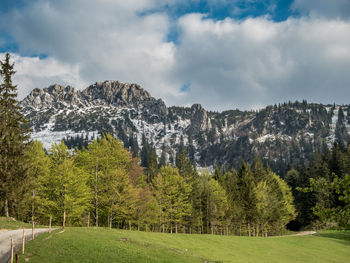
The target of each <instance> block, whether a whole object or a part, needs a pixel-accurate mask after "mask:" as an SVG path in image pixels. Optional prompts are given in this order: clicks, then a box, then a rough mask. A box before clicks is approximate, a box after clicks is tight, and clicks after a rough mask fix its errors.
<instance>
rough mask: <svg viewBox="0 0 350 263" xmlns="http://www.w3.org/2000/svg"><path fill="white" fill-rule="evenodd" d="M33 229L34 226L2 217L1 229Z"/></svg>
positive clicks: (0, 220)
mask: <svg viewBox="0 0 350 263" xmlns="http://www.w3.org/2000/svg"><path fill="white" fill-rule="evenodd" d="M23 227H24V228H31V227H32V224H29V223H24V222H21V221H15V220H13V219H12V218H9V217H0V229H7V230H10V229H19V228H23Z"/></svg>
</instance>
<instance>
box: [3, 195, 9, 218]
mask: <svg viewBox="0 0 350 263" xmlns="http://www.w3.org/2000/svg"><path fill="white" fill-rule="evenodd" d="M4 216H6V217H9V216H10V215H9V201H8V199H7V198H6V199H5V204H4Z"/></svg>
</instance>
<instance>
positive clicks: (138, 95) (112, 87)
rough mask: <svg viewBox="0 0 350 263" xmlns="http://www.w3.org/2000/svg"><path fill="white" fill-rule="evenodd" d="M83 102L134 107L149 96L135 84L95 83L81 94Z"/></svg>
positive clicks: (116, 82)
mask: <svg viewBox="0 0 350 263" xmlns="http://www.w3.org/2000/svg"><path fill="white" fill-rule="evenodd" d="M81 94H82V96H83V97H84V99H85V100H89V101H90V102H92V103H93V104H96V103H102V104H106V105H109V104H113V105H115V106H127V105H133V106H136V105H138V104H139V103H140V102H142V101H144V100H148V99H150V98H152V97H151V95H150V94H149V93H148V92H147V91H146V90H144V89H142V88H141V87H140V86H139V85H137V84H128V83H121V82H119V81H104V82H96V83H95V84H93V85H91V86H89V87H88V88H86V89H85V90H83V91H82V92H81Z"/></svg>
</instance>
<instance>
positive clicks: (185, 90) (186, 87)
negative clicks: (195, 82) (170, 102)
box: [180, 82, 191, 93]
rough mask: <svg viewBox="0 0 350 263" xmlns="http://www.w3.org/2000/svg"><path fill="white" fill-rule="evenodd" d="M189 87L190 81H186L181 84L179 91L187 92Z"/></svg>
mask: <svg viewBox="0 0 350 263" xmlns="http://www.w3.org/2000/svg"><path fill="white" fill-rule="evenodd" d="M190 87H191V83H189V82H187V83H185V84H183V85H182V87H181V88H180V92H182V93H186V92H189V91H190Z"/></svg>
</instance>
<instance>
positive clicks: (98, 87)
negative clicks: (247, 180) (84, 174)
mask: <svg viewBox="0 0 350 263" xmlns="http://www.w3.org/2000/svg"><path fill="white" fill-rule="evenodd" d="M20 106H22V108H23V109H22V111H23V114H24V116H25V117H26V118H27V119H28V120H29V121H30V125H31V128H32V129H33V134H32V138H33V139H37V140H39V141H41V142H43V143H44V146H45V147H46V148H48V147H49V146H50V145H51V144H52V143H54V142H58V141H60V140H65V143H66V144H67V145H68V146H69V147H82V146H85V145H87V143H88V141H91V140H92V139H94V138H96V137H98V136H99V135H100V134H101V133H111V134H112V135H114V136H115V137H117V138H119V139H120V140H121V141H122V142H123V143H124V146H125V147H127V148H129V149H130V150H131V151H132V152H133V153H134V155H139V156H140V157H141V162H142V163H143V164H144V165H147V163H148V158H149V156H150V153H151V152H152V151H155V153H156V154H157V156H158V160H159V161H160V162H161V163H166V162H170V163H174V161H175V158H176V153H178V152H179V151H180V150H185V151H186V152H187V154H188V155H189V157H190V158H191V159H192V160H193V161H195V162H196V164H197V165H198V166H202V167H204V166H213V167H214V166H216V165H219V166H226V167H231V166H235V167H238V166H239V165H240V163H241V161H242V160H245V161H248V162H252V161H253V159H254V158H255V157H259V158H261V159H262V160H264V161H265V163H268V164H269V165H270V167H271V168H272V169H273V170H274V171H276V172H277V173H279V174H280V175H282V176H283V175H284V174H285V172H286V170H287V164H289V165H293V166H294V165H295V166H297V165H298V164H307V163H308V162H309V161H311V159H312V158H313V155H314V152H316V151H318V152H323V151H324V150H325V149H326V148H327V147H329V146H332V144H333V143H334V142H335V141H339V142H341V143H344V144H346V143H348V142H349V140H350V134H349V132H350V105H331V104H329V105H323V104H316V103H307V102H306V101H302V102H294V103H292V102H288V103H283V104H278V105H273V106H267V107H266V108H264V109H261V110H259V111H241V110H238V109H235V110H228V111H223V112H212V111H207V110H205V109H204V108H203V107H202V106H201V105H200V104H194V105H192V107H175V106H173V107H167V106H166V105H165V103H164V102H163V101H162V100H161V99H155V98H153V97H152V96H151V95H150V94H149V93H148V92H147V91H146V90H144V89H142V88H141V87H140V86H139V85H137V84H124V83H120V82H118V81H105V82H96V83H95V84H93V85H91V86H89V87H88V88H86V89H84V90H82V91H79V90H78V91H77V90H75V89H74V88H73V87H71V86H67V87H63V86H60V85H52V86H50V87H48V88H44V89H34V90H33V91H32V92H31V93H30V94H29V95H28V96H27V97H26V98H25V99H24V100H22V101H21V102H20Z"/></svg>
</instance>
